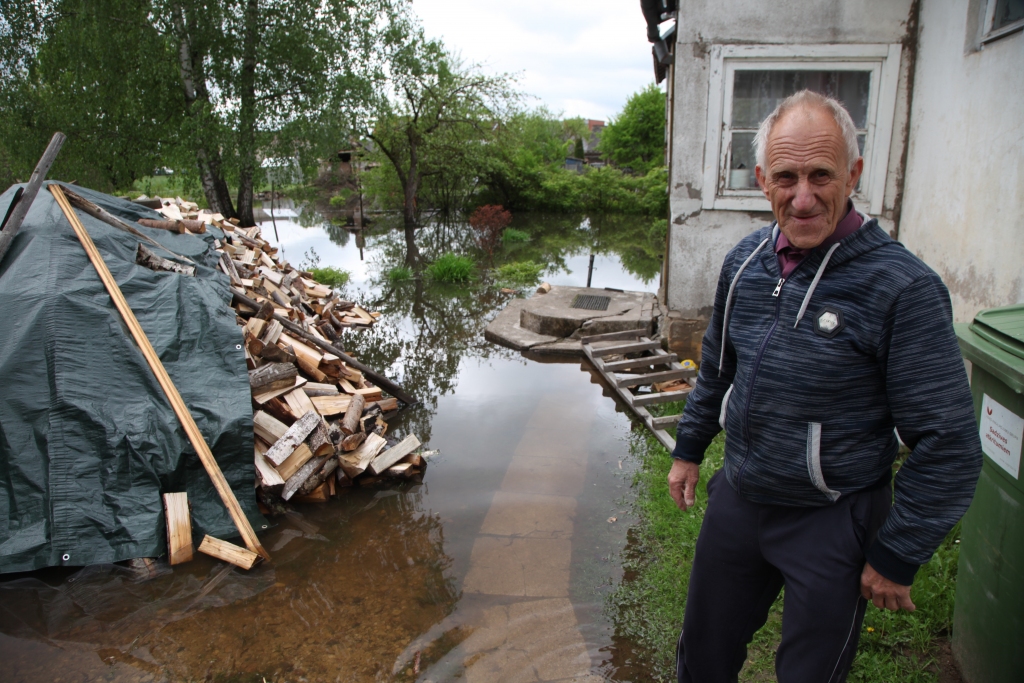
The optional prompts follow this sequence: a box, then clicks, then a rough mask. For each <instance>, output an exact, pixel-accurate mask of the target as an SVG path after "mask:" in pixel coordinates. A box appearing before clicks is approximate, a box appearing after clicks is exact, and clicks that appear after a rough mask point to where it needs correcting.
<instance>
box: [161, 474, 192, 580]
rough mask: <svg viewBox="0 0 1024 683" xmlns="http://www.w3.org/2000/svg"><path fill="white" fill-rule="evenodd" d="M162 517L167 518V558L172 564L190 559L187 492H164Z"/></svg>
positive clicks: (190, 518) (190, 533)
mask: <svg viewBox="0 0 1024 683" xmlns="http://www.w3.org/2000/svg"><path fill="white" fill-rule="evenodd" d="M164 517H165V518H166V520H167V559H168V560H169V561H170V563H171V564H172V565H175V564H181V563H182V562H189V561H190V560H191V559H192V515H191V514H190V513H189V510H188V494H187V493H185V492H184V491H182V492H180V493H165V494H164Z"/></svg>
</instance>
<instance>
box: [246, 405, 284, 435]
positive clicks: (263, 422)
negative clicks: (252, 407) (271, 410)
mask: <svg viewBox="0 0 1024 683" xmlns="http://www.w3.org/2000/svg"><path fill="white" fill-rule="evenodd" d="M252 426H253V427H254V428H255V431H256V436H258V437H260V438H261V439H263V440H264V441H266V442H267V443H275V442H276V441H277V440H278V439H280V438H281V437H283V436H284V435H285V434H286V433H287V432H288V425H286V424H285V423H283V422H281V421H280V420H278V419H277V418H275V417H273V416H271V415H267V414H266V413H265V412H263V411H262V410H257V411H256V414H255V415H253V416H252Z"/></svg>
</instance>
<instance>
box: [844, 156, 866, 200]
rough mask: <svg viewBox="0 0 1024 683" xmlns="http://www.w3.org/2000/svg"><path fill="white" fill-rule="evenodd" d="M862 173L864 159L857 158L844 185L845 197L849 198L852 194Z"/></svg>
mask: <svg viewBox="0 0 1024 683" xmlns="http://www.w3.org/2000/svg"><path fill="white" fill-rule="evenodd" d="M863 173H864V157H857V161H855V162H853V166H852V167H851V168H850V180H849V182H848V183H847V184H846V196H847V197H849V196H850V195H851V194H853V191H854V189H856V187H857V181H858V180H860V176H861V174H863Z"/></svg>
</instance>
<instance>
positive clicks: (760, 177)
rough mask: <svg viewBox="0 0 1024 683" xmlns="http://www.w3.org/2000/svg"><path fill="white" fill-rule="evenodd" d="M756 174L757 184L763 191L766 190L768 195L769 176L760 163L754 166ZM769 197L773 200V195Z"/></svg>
mask: <svg viewBox="0 0 1024 683" xmlns="http://www.w3.org/2000/svg"><path fill="white" fill-rule="evenodd" d="M754 175H755V176H756V177H757V186H758V187H760V188H761V192H764V196H765V197H768V188H767V187H765V182H766V180H767V177H766V176H765V174H764V170H762V168H761V166H760V165H758V166H754ZM768 199H769V200H771V197H768Z"/></svg>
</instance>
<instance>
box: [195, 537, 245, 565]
mask: <svg viewBox="0 0 1024 683" xmlns="http://www.w3.org/2000/svg"><path fill="white" fill-rule="evenodd" d="M199 552H201V553H206V554H207V555H209V556H210V557H216V558H217V559H218V560H223V561H225V562H230V563H231V564H233V565H235V566H236V567H241V568H242V569H252V566H253V565H254V564H256V560H258V559H260V556H259V555H257V554H256V553H254V552H252V551H251V550H246V549H245V548H240V547H238V546H237V545H235V544H234V543H228V542H227V541H222V540H220V539H219V538H214V537H213V536H210V535H207V536H205V537H204V538H203V542H202V543H200V544H199Z"/></svg>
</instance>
